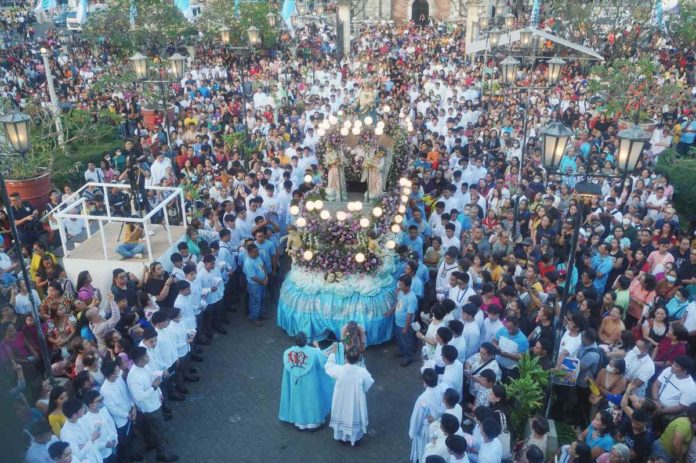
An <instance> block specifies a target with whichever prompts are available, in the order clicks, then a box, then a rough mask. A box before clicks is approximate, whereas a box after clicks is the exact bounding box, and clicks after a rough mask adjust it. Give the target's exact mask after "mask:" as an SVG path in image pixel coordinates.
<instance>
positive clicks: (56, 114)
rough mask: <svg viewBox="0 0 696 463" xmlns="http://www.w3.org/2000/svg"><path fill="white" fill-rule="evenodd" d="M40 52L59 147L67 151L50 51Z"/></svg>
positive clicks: (42, 49) (42, 50) (43, 49)
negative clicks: (49, 58)
mask: <svg viewBox="0 0 696 463" xmlns="http://www.w3.org/2000/svg"><path fill="white" fill-rule="evenodd" d="M39 51H40V53H41V58H42V59H43V65H44V69H45V70H46V85H47V86H48V96H49V98H50V99H51V112H52V113H53V120H54V121H55V124H56V133H57V138H58V145H59V146H60V147H61V148H62V149H65V134H64V133H63V120H62V119H61V117H60V104H59V103H58V96H57V95H56V87H55V85H54V84H53V73H52V72H51V62H50V61H49V60H48V57H49V51H48V50H47V49H46V48H43V47H41V50H39Z"/></svg>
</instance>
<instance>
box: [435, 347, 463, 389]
mask: <svg viewBox="0 0 696 463" xmlns="http://www.w3.org/2000/svg"><path fill="white" fill-rule="evenodd" d="M458 355H459V352H457V348H456V347H454V346H450V345H447V346H443V347H442V360H443V361H444V362H445V371H444V372H443V373H442V374H441V375H440V382H441V383H444V384H446V385H447V387H451V388H452V389H454V390H455V391H457V392H458V393H459V397H464V396H463V393H464V365H463V364H462V362H460V361H459V359H458V358H457V356H458Z"/></svg>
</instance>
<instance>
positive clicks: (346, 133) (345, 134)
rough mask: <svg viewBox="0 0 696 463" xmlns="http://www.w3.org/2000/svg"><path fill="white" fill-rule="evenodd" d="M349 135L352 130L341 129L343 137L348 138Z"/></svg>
mask: <svg viewBox="0 0 696 463" xmlns="http://www.w3.org/2000/svg"><path fill="white" fill-rule="evenodd" d="M349 133H350V130H348V127H341V135H342V136H344V137H347V136H348V134H349Z"/></svg>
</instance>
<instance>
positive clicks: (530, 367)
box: [505, 354, 549, 438]
mask: <svg viewBox="0 0 696 463" xmlns="http://www.w3.org/2000/svg"><path fill="white" fill-rule="evenodd" d="M518 368H519V371H520V377H519V378H517V379H513V380H511V381H510V382H509V383H507V384H506V385H505V390H506V392H507V396H508V397H510V398H513V399H514V400H515V402H516V404H515V408H514V410H513V411H512V416H511V420H512V429H511V431H512V433H513V434H514V435H515V436H517V437H518V438H519V437H521V436H522V433H523V431H524V426H525V424H526V422H527V420H528V419H529V417H530V416H532V415H534V414H535V413H536V412H538V411H539V410H540V409H541V407H542V401H543V399H544V392H545V388H546V385H547V384H548V381H549V374H548V372H547V371H544V369H543V368H542V367H541V365H539V359H538V358H536V357H531V356H530V355H529V354H524V355H523V356H522V358H521V359H520V361H519V365H518Z"/></svg>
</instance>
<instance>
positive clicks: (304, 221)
mask: <svg viewBox="0 0 696 463" xmlns="http://www.w3.org/2000/svg"><path fill="white" fill-rule="evenodd" d="M295 225H297V226H298V227H300V228H302V227H304V226H306V225H307V219H305V218H304V217H299V218H298V219H297V220H296V221H295Z"/></svg>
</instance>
